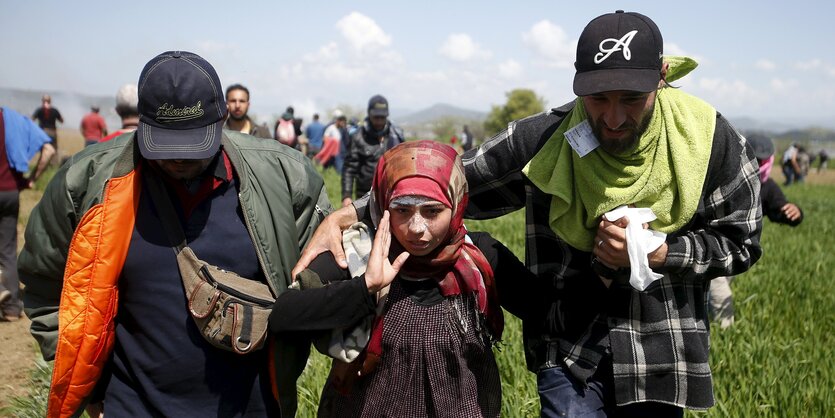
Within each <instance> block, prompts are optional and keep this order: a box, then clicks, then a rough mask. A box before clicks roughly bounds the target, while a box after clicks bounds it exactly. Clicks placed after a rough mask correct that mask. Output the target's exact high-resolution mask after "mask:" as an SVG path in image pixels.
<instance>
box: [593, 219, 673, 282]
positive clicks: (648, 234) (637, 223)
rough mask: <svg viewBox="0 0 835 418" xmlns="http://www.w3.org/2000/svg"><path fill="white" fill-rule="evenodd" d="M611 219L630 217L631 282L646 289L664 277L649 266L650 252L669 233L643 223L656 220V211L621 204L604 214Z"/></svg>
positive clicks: (628, 238)
mask: <svg viewBox="0 0 835 418" xmlns="http://www.w3.org/2000/svg"><path fill="white" fill-rule="evenodd" d="M604 216H606V219H608V220H609V221H616V220H618V219H620V218H622V217H624V216H626V217H627V218H629V224H627V225H626V250H627V251H628V252H629V265H630V275H629V284H631V285H632V287H634V288H635V289H638V290H639V291H644V290H645V289H646V288H647V287H649V285H650V284H652V282H654V281H656V280H658V279H660V278H662V277H664V275H662V274H658V273H656V272H654V271H652V269H651V268H650V267H649V258H648V255H649V253H651V252H653V251H655V250H656V249H658V247H660V246H661V244H663V243H664V240H665V239H666V238H667V234H665V233H663V232H658V231H653V230H651V229H644V226H643V224H645V223H647V222H652V221H654V220H655V213H653V212H652V209H650V208H630V207H628V206H621V207H619V208H617V209H614V210H612V211H609V212H606V214H605V215H604Z"/></svg>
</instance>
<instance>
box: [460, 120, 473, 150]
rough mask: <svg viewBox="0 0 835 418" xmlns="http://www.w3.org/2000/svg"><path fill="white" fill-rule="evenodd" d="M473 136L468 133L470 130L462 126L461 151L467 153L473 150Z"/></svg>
mask: <svg viewBox="0 0 835 418" xmlns="http://www.w3.org/2000/svg"><path fill="white" fill-rule="evenodd" d="M474 143H475V141H474V140H473V134H471V133H470V128H469V127H468V126H467V125H464V130H463V131H462V132H461V149H463V150H464V152H467V151H469V150H471V149H472V148H473V144H474Z"/></svg>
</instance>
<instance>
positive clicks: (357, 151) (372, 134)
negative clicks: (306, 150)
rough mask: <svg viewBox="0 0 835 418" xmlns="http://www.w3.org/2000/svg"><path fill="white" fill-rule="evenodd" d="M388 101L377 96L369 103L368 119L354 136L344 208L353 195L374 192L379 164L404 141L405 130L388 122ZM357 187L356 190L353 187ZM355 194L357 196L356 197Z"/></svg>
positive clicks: (345, 165) (347, 159)
mask: <svg viewBox="0 0 835 418" xmlns="http://www.w3.org/2000/svg"><path fill="white" fill-rule="evenodd" d="M388 116H389V102H388V100H386V98H385V97H383V96H381V95H379V94H377V95H374V96H372V97H371V99H370V100H368V116H367V117H366V118H365V123H364V124H363V125H362V126H360V129H359V130H357V132H356V133H354V136H353V137H352V138H351V143H350V144H349V148H348V153H347V154H346V155H345V162H344V163H343V168H342V206H347V205H350V204H351V201H352V199H353V197H354V196H362V195H364V194H365V193H367V192H368V190H370V189H371V179H372V178H373V177H374V169H375V168H376V167H377V161H379V160H380V157H382V156H383V153H385V152H386V150H389V149H391V148H393V147H394V146H396V145H397V144H399V143H401V142H403V140H404V138H403V131H402V130H401V129H400V128H398V127H397V126H395V125H394V124H393V123H391V121H390V120H389V119H388ZM355 186H356V189H355V188H354V187H355ZM355 192H356V194H354V193H355Z"/></svg>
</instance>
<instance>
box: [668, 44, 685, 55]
mask: <svg viewBox="0 0 835 418" xmlns="http://www.w3.org/2000/svg"><path fill="white" fill-rule="evenodd" d="M664 55H681V56H687V53H686V52H684V49H682V48H681V47H680V46H678V44H676V43H672V42H664Z"/></svg>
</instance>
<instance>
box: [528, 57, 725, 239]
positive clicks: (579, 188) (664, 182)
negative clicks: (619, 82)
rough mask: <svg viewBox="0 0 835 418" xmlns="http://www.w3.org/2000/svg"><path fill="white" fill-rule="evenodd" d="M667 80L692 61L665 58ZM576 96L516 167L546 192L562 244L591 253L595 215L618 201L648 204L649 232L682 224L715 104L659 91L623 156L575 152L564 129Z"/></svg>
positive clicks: (705, 154)
mask: <svg viewBox="0 0 835 418" xmlns="http://www.w3.org/2000/svg"><path fill="white" fill-rule="evenodd" d="M665 61H666V62H668V63H670V70H668V75H667V80H668V81H672V80H675V79H678V78H681V77H682V76H683V75H685V74H687V72H689V71H690V70H692V69H693V68H695V61H693V60H691V59H689V58H683V57H669V58H668V57H665ZM586 117H587V115H586V112H585V108H584V106H583V100H582V98H580V97H578V98H577V99H576V102H575V106H574V108H573V109H572V110H571V111H570V112H569V113H568V114H567V115H566V116H565V119H563V121H562V123H561V124H560V126H559V128H558V129H557V131H556V132H555V133H554V134H553V135H552V136H551V138H550V139H549V140H548V141H547V142H546V144H545V145H544V146H543V147H542V149H541V150H540V151H539V152H538V153H537V154H536V155H535V156H534V157H533V158H532V159H531V160H530V161H529V162H528V164H527V165H526V166H525V168H524V169H523V173H524V174H525V175H526V176H527V177H528V178H529V179H530V180H531V181H532V182H533V183H534V185H535V186H536V187H538V188H540V189H541V190H542V191H544V192H545V193H548V194H550V195H551V196H552V198H551V209H550V214H549V221H550V225H551V229H553V231H554V233H556V234H557V236H559V237H560V238H561V239H563V240H564V241H565V242H566V243H568V244H569V245H571V246H572V247H574V248H577V249H579V250H582V251H591V250H592V248H593V245H594V242H593V241H594V235H595V232H596V231H597V225H598V223H599V222H600V216H601V215H603V214H604V213H606V212H608V211H610V210H612V209H615V208H617V207H619V206H621V205H627V204H631V205H634V206H635V207H648V208H651V209H652V211H653V212H654V213H655V215H656V216H657V217H658V219H656V220H655V221H653V222H651V223H650V227H651V228H652V229H654V230H657V231H660V232H665V233H671V232H674V231H676V230H678V229H679V228H681V227H683V226H684V225H685V224H687V222H688V221H690V219H691V218H692V217H693V214H695V212H696V209H697V207H698V205H699V198H700V196H701V192H702V186H703V184H704V180H705V176H706V174H707V166H708V161H709V159H710V151H711V147H712V145H713V133H714V129H715V127H716V110H715V109H714V108H713V107H712V106H710V105H709V104H707V103H705V102H704V101H702V100H701V99H698V98H696V97H694V96H691V95H688V94H686V93H684V92H682V91H679V90H677V89H674V88H669V87H665V88H662V89H660V90H658V94H657V97H656V102H655V109H654V111H653V115H652V119H651V121H650V123H649V126H648V127H647V130H646V131H645V132H644V134H643V135H642V136H641V138H640V139H639V141H638V146H637V147H636V148H635V150H634V151H632V152H631V153H630V154H628V155H612V154H609V153H607V152H605V151H603V150H602V149H600V148H597V149H595V150H594V151H592V152H590V153H589V154H587V155H586V156H584V157H582V158H581V157H579V156H578V155H577V153H576V152H574V150H573V149H572V148H571V146H570V145H569V143H568V141H566V139H565V132H566V131H568V130H569V129H571V128H573V127H574V126H576V125H578V124H580V123H582V122H583V121H585V120H586Z"/></svg>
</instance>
